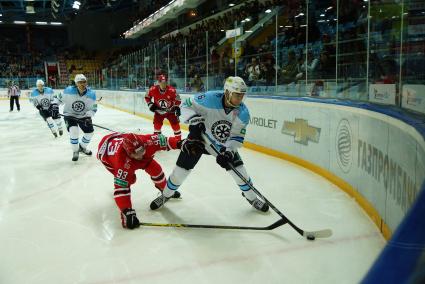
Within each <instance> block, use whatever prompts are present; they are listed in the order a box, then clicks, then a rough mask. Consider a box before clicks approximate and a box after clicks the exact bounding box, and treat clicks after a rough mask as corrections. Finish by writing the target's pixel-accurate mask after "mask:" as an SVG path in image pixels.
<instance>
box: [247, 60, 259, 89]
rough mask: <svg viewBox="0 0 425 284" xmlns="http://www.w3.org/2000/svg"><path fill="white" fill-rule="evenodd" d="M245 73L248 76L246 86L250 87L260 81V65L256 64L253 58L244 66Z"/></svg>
mask: <svg viewBox="0 0 425 284" xmlns="http://www.w3.org/2000/svg"><path fill="white" fill-rule="evenodd" d="M245 73H246V74H247V76H248V85H249V86H252V85H254V84H255V82H256V81H257V80H259V79H260V75H261V70H260V65H259V64H258V62H257V58H255V57H253V58H252V59H251V63H249V64H247V65H246V68H245Z"/></svg>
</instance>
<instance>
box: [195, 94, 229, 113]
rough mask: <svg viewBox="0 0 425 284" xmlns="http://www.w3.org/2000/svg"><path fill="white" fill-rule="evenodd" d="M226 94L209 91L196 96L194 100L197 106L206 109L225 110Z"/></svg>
mask: <svg viewBox="0 0 425 284" xmlns="http://www.w3.org/2000/svg"><path fill="white" fill-rule="evenodd" d="M223 95H224V93H223V92H220V91H208V92H206V93H204V94H199V95H195V96H194V100H195V102H196V103H197V104H199V105H201V106H204V107H206V108H212V109H221V108H223V104H222V101H221V100H222V97H223Z"/></svg>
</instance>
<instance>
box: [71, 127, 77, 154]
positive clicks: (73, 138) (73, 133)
mask: <svg viewBox="0 0 425 284" xmlns="http://www.w3.org/2000/svg"><path fill="white" fill-rule="evenodd" d="M78 135H79V130H78V127H77V126H71V127H70V128H69V137H70V139H71V145H72V151H73V152H78V149H79V147H78Z"/></svg>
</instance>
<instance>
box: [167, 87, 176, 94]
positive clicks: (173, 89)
mask: <svg viewBox="0 0 425 284" xmlns="http://www.w3.org/2000/svg"><path fill="white" fill-rule="evenodd" d="M168 90H169V91H170V92H171V93H175V92H176V88H174V87H173V86H168Z"/></svg>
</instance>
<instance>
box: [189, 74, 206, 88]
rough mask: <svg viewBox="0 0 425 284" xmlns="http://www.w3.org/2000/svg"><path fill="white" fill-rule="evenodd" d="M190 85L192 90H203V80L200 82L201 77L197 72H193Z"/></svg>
mask: <svg viewBox="0 0 425 284" xmlns="http://www.w3.org/2000/svg"><path fill="white" fill-rule="evenodd" d="M190 85H191V87H192V88H191V90H192V91H193V92H200V91H203V90H204V82H202V79H201V77H200V76H199V75H198V74H195V77H193V79H192V82H191V84H190Z"/></svg>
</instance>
